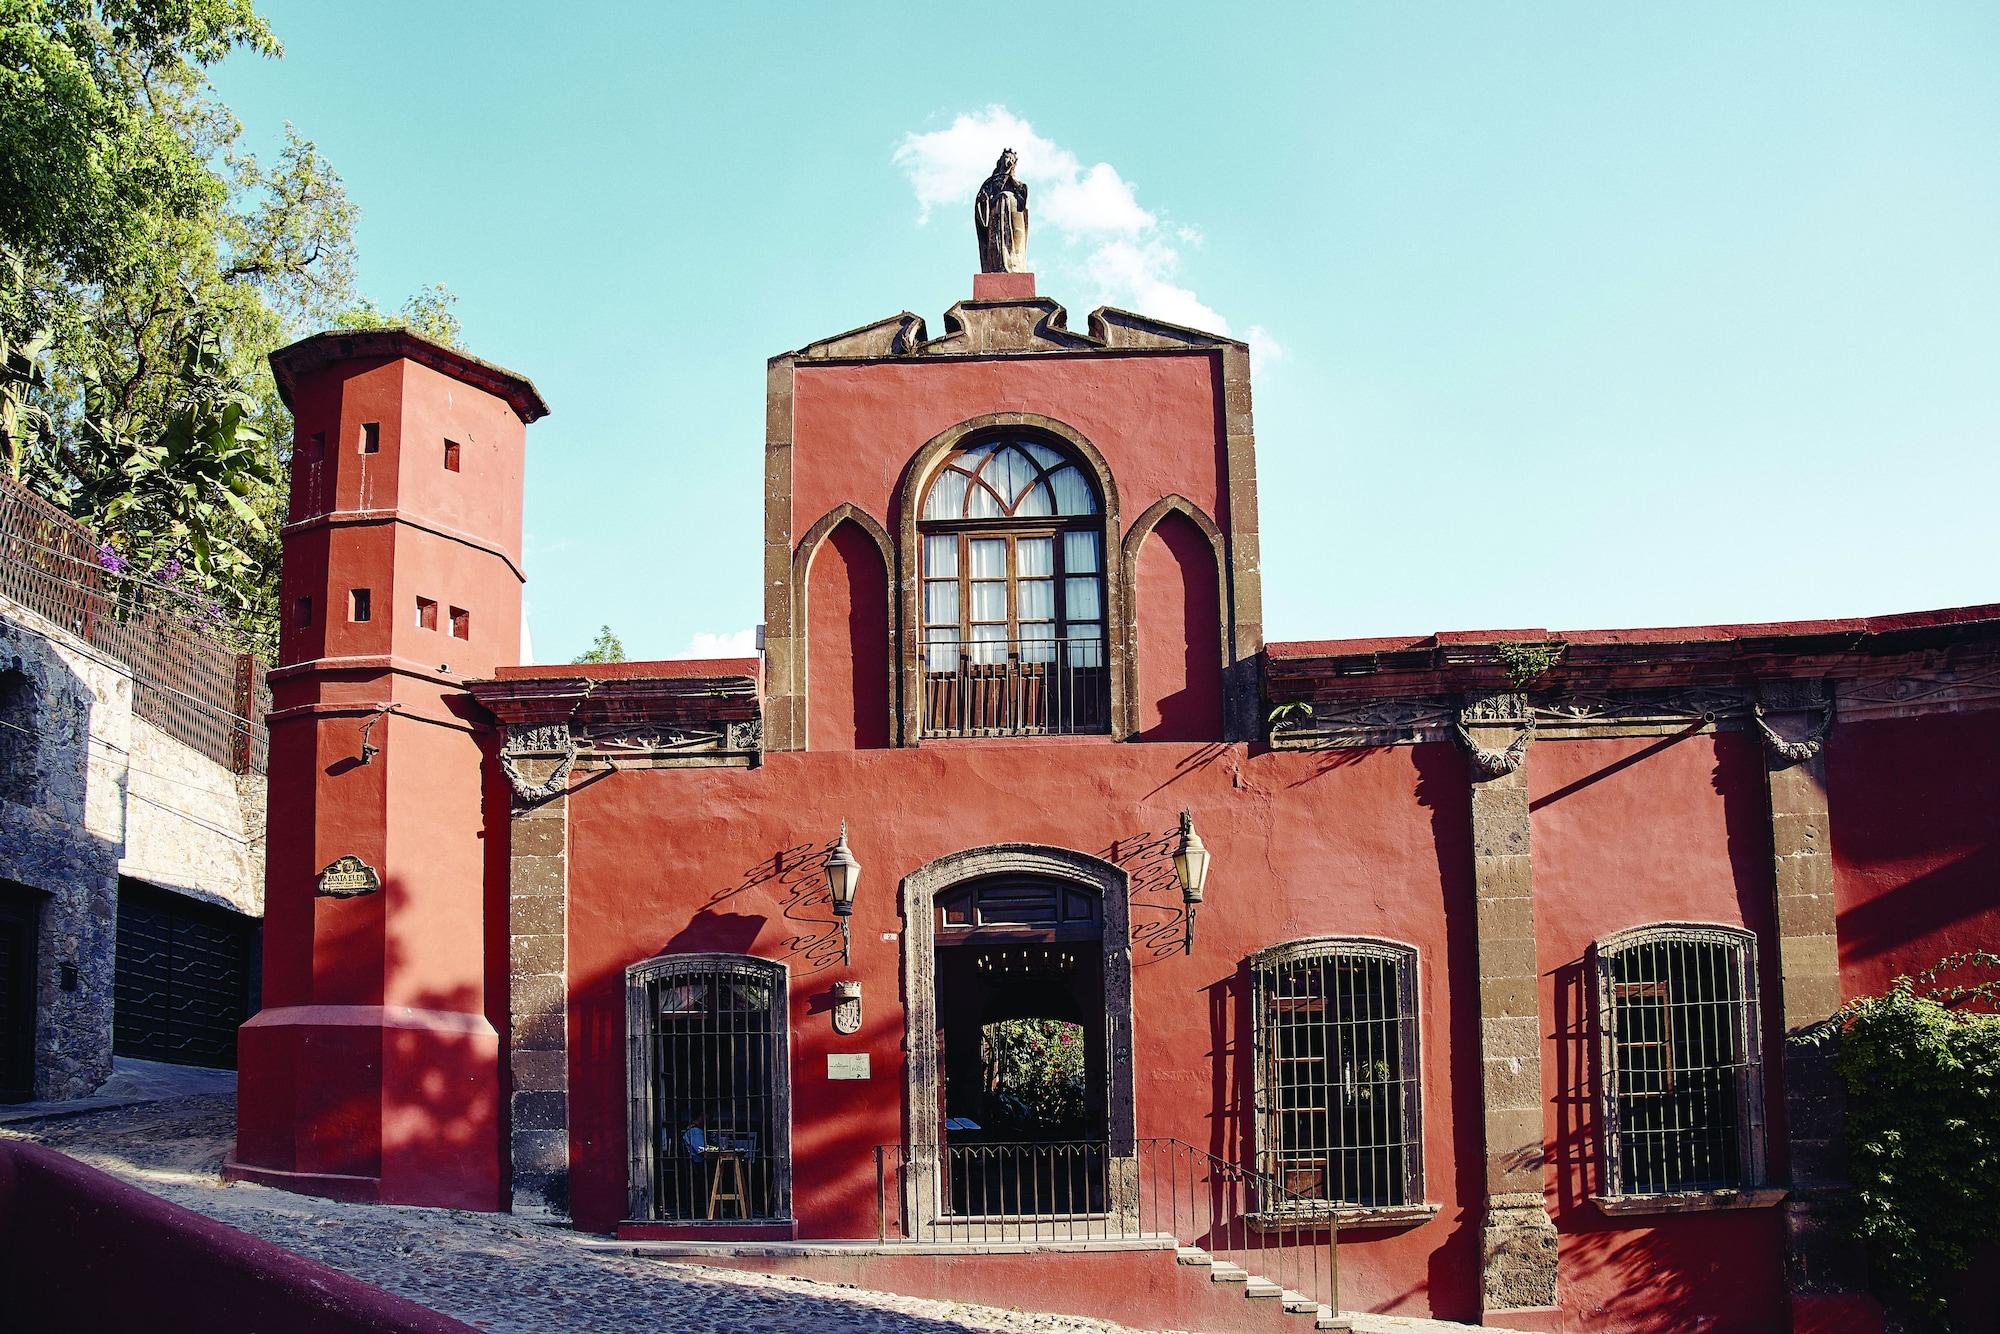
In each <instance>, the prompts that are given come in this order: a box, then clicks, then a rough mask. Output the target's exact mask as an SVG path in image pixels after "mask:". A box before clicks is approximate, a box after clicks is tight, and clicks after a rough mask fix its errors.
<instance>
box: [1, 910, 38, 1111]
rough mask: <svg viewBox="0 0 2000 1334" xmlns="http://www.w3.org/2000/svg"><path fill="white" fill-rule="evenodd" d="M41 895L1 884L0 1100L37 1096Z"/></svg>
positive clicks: (24, 1100)
mask: <svg viewBox="0 0 2000 1334" xmlns="http://www.w3.org/2000/svg"><path fill="white" fill-rule="evenodd" d="M39 908H40V900H39V899H38V898H37V897H36V896H35V895H34V894H31V893H30V892H29V891H27V890H25V889H20V888H18V887H16V886H13V885H7V884H0V1102H26V1101H27V1100H28V1099H30V1098H32V1097H34V1096H35V918H36V915H37V913H38V911H39Z"/></svg>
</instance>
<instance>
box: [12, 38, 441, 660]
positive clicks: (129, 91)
mask: <svg viewBox="0 0 2000 1334" xmlns="http://www.w3.org/2000/svg"><path fill="white" fill-rule="evenodd" d="M237 49H248V50H251V51H255V52H259V53H261V54H263V55H266V56H275V55H277V54H279V46H278V43H277V40H276V38H275V37H274V36H273V35H272V33H271V30H270V28H269V27H268V26H267V25H266V24H265V22H264V20H263V19H262V18H261V17H259V16H258V14H257V13H256V12H255V9H254V7H253V4H252V0H0V362H4V365H5V367H6V373H5V374H4V376H0V464H4V466H5V467H6V468H7V470H8V472H9V473H10V475H12V476H13V477H14V478H15V479H16V480H19V481H21V482H23V483H25V484H27V485H29V486H31V487H32V488H34V489H35V490H36V491H38V492H40V493H41V494H43V495H45V496H47V497H48V498H49V499H51V500H53V501H54V502H55V503H57V504H58V505H61V506H62V507H63V508H65V509H67V510H69V511H70V512H71V513H72V514H74V515H76V516H77V517H78V518H79V519H81V520H82V521H83V522H85V523H86V524H89V525H90V526H91V527H93V528H95V529H97V530H98V531H99V532H100V533H101V534H102V535H103V536H104V537H105V538H106V539H107V541H108V542H109V544H110V546H111V549H112V558H113V559H115V560H116V561H117V562H119V563H121V564H124V565H128V566H130V567H132V568H133V569H134V570H135V571H137V572H138V573H142V574H148V573H157V572H158V571H160V570H163V569H167V568H171V569H173V570H175V571H176V572H177V574H179V573H183V572H184V573H185V576H186V582H187V583H188V584H191V585H193V586H194V587H195V588H197V589H198V590H199V591H200V592H201V594H202V595H203V596H204V597H205V598H206V599H208V601H209V602H210V603H211V604H212V605H214V606H215V607H217V608H219V609H220V611H221V612H222V613H223V614H224V616H225V617H226V619H227V620H228V621H229V622H230V623H232V624H234V625H236V626H238V627H239V628H241V629H242V630H243V631H245V632H246V634H247V637H248V638H249V639H250V641H251V643H252V645H253V646H255V647H258V648H262V649H266V650H268V649H269V648H270V647H271V637H272V632H273V629H274V626H275V621H276V616H275V612H276V581H277V573H278V544H277V526H278V523H279V522H280V520H281V517H282V512H283V507H284V503H285V499H284V497H285V487H284V477H285V471H286V464H287V462H288V459H289V452H290V450H289V442H290V439H291V421H290V417H289V414H288V413H287V412H286V411H285V410H284V407H283V405H282V403H280V401H279V399H278V396H277V391H276V386H275V385H274V384H273V383H272V380H271V376H270V372H269V368H268V366H267V364H266V361H265V358H266V356H267V355H268V354H269V353H270V352H271V351H272V350H273V349H275V348H277V347H279V346H282V345H283V344H284V343H286V342H289V341H291V340H292V339H293V338H296V337H298V336H299V335H300V334H302V333H304V332H306V331H307V330H308V329H310V328H312V327H324V326H327V325H334V324H338V323H342V322H352V317H353V314H354V312H357V311H363V312H365V311H368V310H372V307H368V306H367V305H366V303H365V302H362V301H360V300H359V299H358V298H357V296H356V294H355V291H354V265H355V252H354V241H353V232H354V224H355V220H356V215H357V210H356V209H355V207H354V205H353V203H352V202H351V201H350V200H349V199H348V197H347V193H346V189H345V187H344V186H343V185H342V183H341V180H340V177H339V175H338V174H337V173H335V172H334V170H333V169H332V167H331V166H330V165H328V163H327V161H326V160H325V158H324V157H323V156H322V155H321V153H320V152H319V150H318V149H317V148H316V147H315V146H314V145H313V143H312V142H311V141H310V140H308V139H306V138H304V137H302V136H300V135H299V134H298V133H296V132H295V131H294V130H293V129H292V128H291V127H290V126H287V127H286V131H285V142H284V146H283V148H282V149H281V151H280V152H279V153H278V154H277V156H276V159H275V160H274V161H270V162H268V163H267V162H261V161H259V160H258V158H257V157H256V156H254V155H252V154H249V153H247V152H243V151H241V150H240V149H239V146H238V140H239V138H240V134H241V127H240V125H239V124H238V123H237V121H236V118H235V117H234V116H233V115H232V114H231V113H230V111H229V109H228V108H227V107H226V106H223V105H222V104H221V102H220V101H219V100H217V99H216V97H215V96H214V93H213V90H212V88H211V87H210V86H209V84H208V80H207V73H206V71H207V69H208V67H209V66H211V65H212V64H213V63H214V62H216V61H217V60H219V59H221V58H222V57H223V56H225V55H227V54H228V53H229V52H231V51H233V50H237ZM452 300H453V298H452V297H451V296H450V294H449V293H448V292H445V291H444V290H443V289H442V288H437V289H432V290H430V291H427V292H426V293H424V294H421V295H420V296H419V297H417V298H413V300H412V305H411V307H409V308H407V313H412V314H414V315H415V316H416V317H418V318H421V319H424V320H428V321H430V322H431V324H432V327H433V328H435V329H448V330H449V332H450V335H451V337H452V338H456V335H457V322H456V320H455V319H453V318H452V316H451V310H450V307H451V302H452ZM411 322H412V323H415V322H416V320H415V319H412V321H411Z"/></svg>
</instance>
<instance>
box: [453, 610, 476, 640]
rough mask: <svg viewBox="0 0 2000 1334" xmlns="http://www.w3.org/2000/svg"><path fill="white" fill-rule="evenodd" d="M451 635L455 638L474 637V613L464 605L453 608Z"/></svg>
mask: <svg viewBox="0 0 2000 1334" xmlns="http://www.w3.org/2000/svg"><path fill="white" fill-rule="evenodd" d="M451 637H452V638H453V639H470V638H472V613H471V612H469V611H467V610H466V609H465V608H463V607H453V608H452V609H451Z"/></svg>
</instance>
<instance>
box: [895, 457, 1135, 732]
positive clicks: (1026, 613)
mask: <svg viewBox="0 0 2000 1334" xmlns="http://www.w3.org/2000/svg"><path fill="white" fill-rule="evenodd" d="M1103 509H1104V505H1103V501H1102V499H1101V498H1100V497H1099V495H1098V493H1097V487H1096V486H1095V485H1094V484H1093V482H1092V480H1091V478H1090V476H1089V475H1088V474H1087V473H1086V472H1085V471H1084V470H1083V468H1082V467H1081V466H1080V465H1079V464H1078V463H1077V462H1076V461H1075V460H1074V459H1072V458H1071V457H1070V456H1069V455H1068V454H1066V453H1064V452H1063V451H1061V450H1059V449H1057V448H1056V447H1054V446H1053V445H1052V444H1049V443H1046V442H1044V441H1041V440H1036V439H1028V438H1019V437H1016V438H999V439H994V438H988V439H985V440H982V441H979V442H978V443H976V444H971V445H967V446H965V447H963V448H961V449H959V450H957V451H956V452H954V453H953V454H952V455H951V456H950V457H949V458H947V459H946V460H945V462H944V464H943V466H942V467H940V468H939V469H938V471H937V473H936V474H935V475H934V476H933V477H932V478H931V481H930V485H929V487H928V489H927V490H926V491H925V493H924V501H923V506H922V509H921V510H920V512H919V519H918V524H917V531H918V535H919V538H920V540H921V543H922V547H923V551H922V558H921V559H922V572H923V574H922V577H923V594H922V617H923V654H924V675H925V682H926V685H925V718H924V731H925V732H926V733H928V734H931V735H954V734H956V735H978V734H994V733H1022V732H1089V731H1101V730H1103V728H1104V727H1105V726H1106V725H1107V723H1108V720H1109V707H1108V698H1107V695H1108V692H1107V688H1106V687H1107V684H1108V673H1107V671H1106V652H1105V589H1104V528H1103V517H1102V516H1103Z"/></svg>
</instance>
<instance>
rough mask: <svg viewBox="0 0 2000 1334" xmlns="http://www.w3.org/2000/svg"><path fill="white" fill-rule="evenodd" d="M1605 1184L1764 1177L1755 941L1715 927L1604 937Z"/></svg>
mask: <svg viewBox="0 0 2000 1334" xmlns="http://www.w3.org/2000/svg"><path fill="white" fill-rule="evenodd" d="M1596 955H1597V969H1596V971H1597V997H1598V1000H1597V1008H1598V1026H1599V1035H1600V1042H1601V1050H1602V1057H1601V1059H1602V1093H1603V1108H1602V1121H1603V1127H1604V1171H1605V1177H1606V1181H1605V1193H1606V1194H1608V1195H1661V1194H1668V1193H1672V1192H1677V1191H1700V1190H1730V1189H1740V1188H1743V1187H1748V1186H1754V1185H1757V1184H1759V1177H1760V1173H1761V1167H1762V1163H1761V1157H1762V1143H1761V1140H1762V1120H1763V1106H1762V1104H1763V1081H1762V1071H1761V1067H1760V1065H1759V1052H1758V1047H1759V1042H1758V1036H1759V1035H1758V1023H1759V1020H1758V1013H1757V947H1756V941H1755V938H1754V937H1752V936H1751V935H1750V934H1749V933H1748V932H1745V931H1739V930H1735V929H1733V928H1730V927H1720V926H1678V925H1674V926H1656V927H1644V928H1640V929H1639V930H1636V931H1628V932H1623V933H1620V934H1619V935H1617V936H1614V937H1612V938H1610V939H1609V940H1605V941H1601V942H1599V944H1598V946H1597V949H1596Z"/></svg>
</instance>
